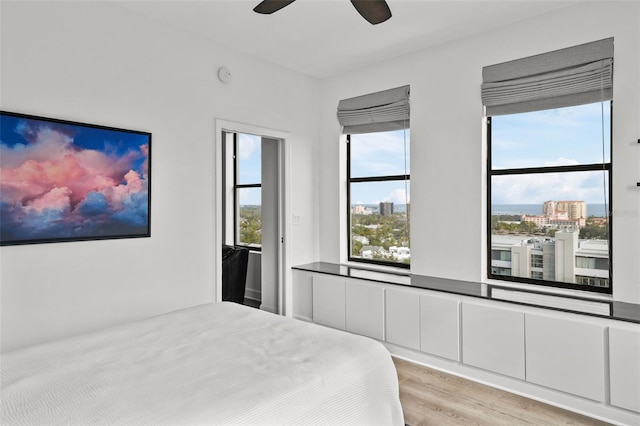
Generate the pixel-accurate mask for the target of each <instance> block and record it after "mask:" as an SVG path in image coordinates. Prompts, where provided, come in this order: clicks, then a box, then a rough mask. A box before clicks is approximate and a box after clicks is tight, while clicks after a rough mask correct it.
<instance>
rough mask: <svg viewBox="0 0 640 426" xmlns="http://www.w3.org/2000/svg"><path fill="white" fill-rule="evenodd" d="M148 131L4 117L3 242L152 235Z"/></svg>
mask: <svg viewBox="0 0 640 426" xmlns="http://www.w3.org/2000/svg"><path fill="white" fill-rule="evenodd" d="M150 151H151V134H150V133H146V132H139V131H132V130H123V129H116V128H111V127H104V126H97V125H91V124H82V123H75V122H70V121H63V120H56V119H51V118H43V117H35V116H30V115H24V114H16V113H11V112H0V245H3V246H4V245H15V244H33V243H50V242H61V241H82V240H94V239H112V238H135V237H149V236H150V235H151V232H150V201H151V198H150V197H151V187H150V182H151V181H150Z"/></svg>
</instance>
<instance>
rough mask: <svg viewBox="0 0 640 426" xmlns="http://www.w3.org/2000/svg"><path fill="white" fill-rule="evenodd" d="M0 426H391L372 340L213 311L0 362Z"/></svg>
mask: <svg viewBox="0 0 640 426" xmlns="http://www.w3.org/2000/svg"><path fill="white" fill-rule="evenodd" d="M1 367H2V370H1V385H2V412H1V416H2V417H1V420H2V421H1V423H2V425H14V424H19V425H34V426H35V425H61V424H64V425H108V424H123V425H201V424H202V425H204V424H207V425H211V424H242V425H251V424H274V425H275V424H277V425H284V424H295V425H303V424H363V425H364V424H367V425H403V424H404V421H403V415H402V408H401V406H400V401H399V396H398V380H397V376H396V371H395V368H394V366H393V363H392V361H391V357H390V355H389V352H388V351H387V350H386V349H385V348H384V346H383V345H382V344H380V343H379V342H376V341H374V340H371V339H368V338H365V337H361V336H356V335H351V334H348V333H344V332H341V331H337V330H332V329H328V328H324V327H321V326H318V325H315V324H309V323H305V322H301V321H297V320H292V319H287V318H283V317H280V316H277V315H274V314H270V313H266V312H263V311H259V310H256V309H252V308H248V307H245V306H241V305H237V304H234V303H228V302H222V303H213V304H207V305H201V306H197V307H194V308H188V309H183V310H180V311H176V312H172V313H169V314H166V315H161V316H158V317H155V318H151V319H148V320H144V321H139V322H135V323H131V324H127V325H124V326H120V327H116V328H111V329H107V330H104V331H100V332H96V333H92V334H88V335H84V336H80V337H76V338H71V339H65V340H60V341H56V342H52V343H48V344H44V345H38V346H34V347H31V348H26V349H23V350H19V351H14V352H10V353H7V354H3V355H2V365H1Z"/></svg>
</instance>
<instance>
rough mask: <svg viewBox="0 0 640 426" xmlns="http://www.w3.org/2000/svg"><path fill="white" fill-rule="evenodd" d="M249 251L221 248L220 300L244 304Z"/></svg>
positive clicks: (238, 248)
mask: <svg viewBox="0 0 640 426" xmlns="http://www.w3.org/2000/svg"><path fill="white" fill-rule="evenodd" d="M248 261H249V249H247V248H244V247H235V246H228V245H223V246H222V300H223V301H230V302H236V303H240V304H241V305H242V304H244V290H245V287H246V282H247V263H248Z"/></svg>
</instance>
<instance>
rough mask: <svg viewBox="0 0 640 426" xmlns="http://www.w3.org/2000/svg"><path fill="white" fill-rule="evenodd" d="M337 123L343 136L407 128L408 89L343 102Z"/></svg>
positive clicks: (398, 88)
mask: <svg viewBox="0 0 640 426" xmlns="http://www.w3.org/2000/svg"><path fill="white" fill-rule="evenodd" d="M338 121H339V122H340V125H341V126H342V133H344V134H357V133H373V132H387V131H391V130H401V129H408V128H409V86H403V87H397V88H395V89H389V90H384V91H382V92H376V93H371V94H369V95H364V96H358V97H355V98H350V99H343V100H341V101H340V102H339V103H338Z"/></svg>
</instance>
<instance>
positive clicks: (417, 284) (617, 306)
mask: <svg viewBox="0 0 640 426" xmlns="http://www.w3.org/2000/svg"><path fill="white" fill-rule="evenodd" d="M292 269H296V270H300V271H308V272H315V273H319V274H327V275H334V276H339V277H345V278H357V279H363V280H368V281H375V282H380V283H385V284H394V285H401V286H405V287H412V288H421V289H425V290H432V291H439V292H443V293H450V294H458V295H462V296H470V297H477V298H482V299H488V300H499V301H501V302H505V303H514V304H518V305H524V306H533V307H537V308H544V309H552V310H556V311H562V312H571V313H575V314H581V315H589V316H595V317H600V318H607V319H611V320H617V321H626V322H632V323H637V324H640V305H638V304H634V303H625V302H615V301H606V300H598V299H587V298H579V297H569V296H564V295H558V294H553V293H545V292H538V291H531V290H522V289H517V288H512V287H504V286H499V285H494V284H483V283H478V282H471V281H460V280H452V279H446V278H437V277H428V276H424V275H415V274H409V273H406V274H403V273H399V272H398V273H394V272H380V271H376V270H372V269H367V268H366V267H362V268H361V267H353V266H347V265H341V264H336V263H328V262H314V263H308V264H306V265H299V266H294V267H293V268H292ZM514 299H516V300H514Z"/></svg>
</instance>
